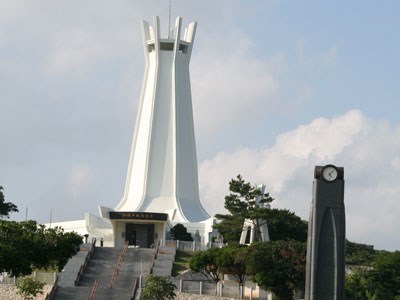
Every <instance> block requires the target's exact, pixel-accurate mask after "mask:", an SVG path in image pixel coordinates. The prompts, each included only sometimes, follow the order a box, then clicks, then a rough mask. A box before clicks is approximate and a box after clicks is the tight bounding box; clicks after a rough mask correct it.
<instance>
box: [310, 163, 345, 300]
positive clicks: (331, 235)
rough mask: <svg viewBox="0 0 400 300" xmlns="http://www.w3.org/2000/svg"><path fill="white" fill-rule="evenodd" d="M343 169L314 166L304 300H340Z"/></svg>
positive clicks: (342, 287) (342, 250) (343, 278)
mask: <svg viewBox="0 0 400 300" xmlns="http://www.w3.org/2000/svg"><path fill="white" fill-rule="evenodd" d="M343 173H344V171H343V168H339V167H335V166H333V165H327V166H324V167H321V166H316V167H315V172H314V184H313V199H312V204H311V211H310V219H309V223H308V241H307V264H306V288H305V299H306V300H342V299H344V281H345V240H346V220H345V209H344V180H343Z"/></svg>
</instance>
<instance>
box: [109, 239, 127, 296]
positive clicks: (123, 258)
mask: <svg viewBox="0 0 400 300" xmlns="http://www.w3.org/2000/svg"><path fill="white" fill-rule="evenodd" d="M127 251H128V242H125V245H124V248H123V249H122V252H121V254H120V255H119V257H118V262H117V264H116V266H115V268H114V272H113V274H112V276H111V281H110V285H109V287H110V288H112V287H113V286H114V283H115V280H116V279H117V276H118V273H119V270H120V269H121V266H122V264H123V262H124V260H125V254H126V252H127Z"/></svg>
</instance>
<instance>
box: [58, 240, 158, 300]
mask: <svg viewBox="0 0 400 300" xmlns="http://www.w3.org/2000/svg"><path fill="white" fill-rule="evenodd" d="M122 251H123V249H122V248H99V247H97V248H96V249H95V251H94V253H93V254H92V257H91V258H90V260H89V262H88V264H87V267H86V269H85V271H84V273H83V274H82V275H81V277H80V280H79V282H78V285H77V286H71V284H63V283H62V281H61V280H60V283H59V286H58V287H57V290H56V293H55V295H54V297H53V299H56V300H67V299H68V300H73V299H76V300H81V299H82V300H83V299H84V300H87V299H89V297H90V295H91V294H92V289H93V286H94V284H95V282H96V280H97V281H98V287H97V290H96V291H95V295H94V297H93V298H92V299H100V300H101V299H119V300H124V299H127V300H128V299H131V297H132V291H133V287H134V283H135V281H136V279H137V278H138V277H139V276H140V275H141V274H142V275H144V276H146V275H148V274H149V273H150V269H151V266H152V263H153V258H154V255H155V249H146V248H127V249H126V253H125V255H124V259H123V260H121V258H120V255H121V252H122ZM119 261H120V264H119V268H118V272H117V273H116V272H115V268H116V266H117V265H118V262H119ZM114 273H115V275H114V278H115V279H114V280H113V281H112V279H113V274H114ZM62 275H63V274H61V277H60V279H61V278H62V277H63V276H62Z"/></svg>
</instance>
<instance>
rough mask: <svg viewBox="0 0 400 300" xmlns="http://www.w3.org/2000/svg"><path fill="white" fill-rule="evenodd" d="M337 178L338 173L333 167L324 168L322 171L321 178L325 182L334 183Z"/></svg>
mask: <svg viewBox="0 0 400 300" xmlns="http://www.w3.org/2000/svg"><path fill="white" fill-rule="evenodd" d="M337 177H338V172H337V170H336V168H335V167H333V166H326V167H325V168H323V170H322V178H324V179H325V180H326V181H334V180H335V179H336V178H337Z"/></svg>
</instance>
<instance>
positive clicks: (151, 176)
mask: <svg viewBox="0 0 400 300" xmlns="http://www.w3.org/2000/svg"><path fill="white" fill-rule="evenodd" d="M181 28H182V19H181V18H180V17H178V18H177V19H176V23H175V27H174V29H172V30H169V33H168V37H167V38H161V33H160V21H159V18H158V17H155V18H154V25H153V26H150V25H149V24H148V23H147V22H145V21H142V36H143V48H144V55H145V61H146V68H145V73H144V81H143V86H142V92H141V96H140V103H139V107H138V112H137V118H136V126H135V132H134V136H133V142H132V149H131V155H130V161H129V166H128V174H127V179H126V186H125V192H124V195H123V197H122V199H121V201H120V203H119V204H118V205H117V207H116V208H115V211H142V212H146V211H147V212H165V213H168V215H169V219H170V220H171V221H172V222H201V221H204V220H206V219H209V218H210V216H209V215H208V214H207V212H206V211H205V210H204V208H203V207H202V205H201V203H200V200H199V189H198V173H197V158H196V145H195V136H194V126H193V112H192V98H191V91H190V78H189V62H190V56H191V52H192V47H193V40H194V35H195V31H196V23H195V22H193V23H190V24H189V25H188V28H187V29H186V30H185V33H184V35H183V39H181Z"/></svg>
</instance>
